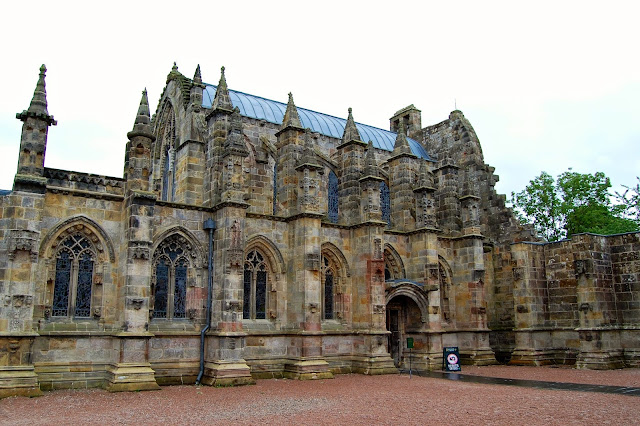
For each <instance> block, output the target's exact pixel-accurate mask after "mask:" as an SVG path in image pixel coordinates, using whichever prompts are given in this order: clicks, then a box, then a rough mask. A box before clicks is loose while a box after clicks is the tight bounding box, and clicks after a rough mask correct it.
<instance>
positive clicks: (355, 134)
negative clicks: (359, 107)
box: [342, 108, 360, 143]
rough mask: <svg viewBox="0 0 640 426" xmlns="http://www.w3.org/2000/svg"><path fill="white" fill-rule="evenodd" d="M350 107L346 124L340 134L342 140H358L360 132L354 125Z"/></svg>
mask: <svg viewBox="0 0 640 426" xmlns="http://www.w3.org/2000/svg"><path fill="white" fill-rule="evenodd" d="M351 111H352V109H351V108H349V116H348V117H347V124H345V126H344V133H343V134H342V142H343V143H345V142H349V141H359V140H360V132H359V131H358V127H357V126H356V122H355V121H353V114H352V113H351Z"/></svg>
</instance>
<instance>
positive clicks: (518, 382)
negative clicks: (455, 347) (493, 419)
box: [402, 370, 640, 396]
mask: <svg viewBox="0 0 640 426" xmlns="http://www.w3.org/2000/svg"><path fill="white" fill-rule="evenodd" d="M402 374H409V370H402ZM412 374H414V375H416V376H420V377H431V378H434V379H447V380H455V381H460V382H465V383H481V384H485V385H507V386H520V387H527V388H537V389H551V390H565V391H574V392H601V393H610V394H617V395H628V396H640V388H636V387H625V386H607V385H593V384H591V385H588V384H584V383H565V382H547V381H542V380H523V379H504V378H498V377H485V376H475V375H471V374H463V373H451V372H446V371H419V372H417V371H412Z"/></svg>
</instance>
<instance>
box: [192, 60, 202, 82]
mask: <svg viewBox="0 0 640 426" xmlns="http://www.w3.org/2000/svg"><path fill="white" fill-rule="evenodd" d="M193 81H194V83H202V75H201V74H200V64H198V66H197V67H196V72H195V73H194V74H193Z"/></svg>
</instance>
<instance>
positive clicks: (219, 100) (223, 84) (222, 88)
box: [211, 67, 233, 111]
mask: <svg viewBox="0 0 640 426" xmlns="http://www.w3.org/2000/svg"><path fill="white" fill-rule="evenodd" d="M211 108H212V109H214V110H215V109H222V110H226V111H231V110H233V104H232V103H231V97H230V96H229V89H228V88H227V79H226V78H225V76H224V67H221V68H220V81H219V82H218V87H217V89H216V95H215V96H214V98H213V105H211Z"/></svg>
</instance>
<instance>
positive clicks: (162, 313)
mask: <svg viewBox="0 0 640 426" xmlns="http://www.w3.org/2000/svg"><path fill="white" fill-rule="evenodd" d="M189 249H190V247H189V246H188V244H187V242H186V239H185V238H184V237H181V236H178V235H173V236H171V237H169V238H167V239H166V240H165V241H163V242H162V243H161V244H160V245H159V246H158V248H157V249H156V252H155V254H154V260H153V269H154V270H153V272H154V277H153V278H154V279H153V281H154V285H153V313H152V317H153V318H167V319H172V318H185V317H186V301H187V276H188V270H189V266H190V263H189V254H190V250H189Z"/></svg>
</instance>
